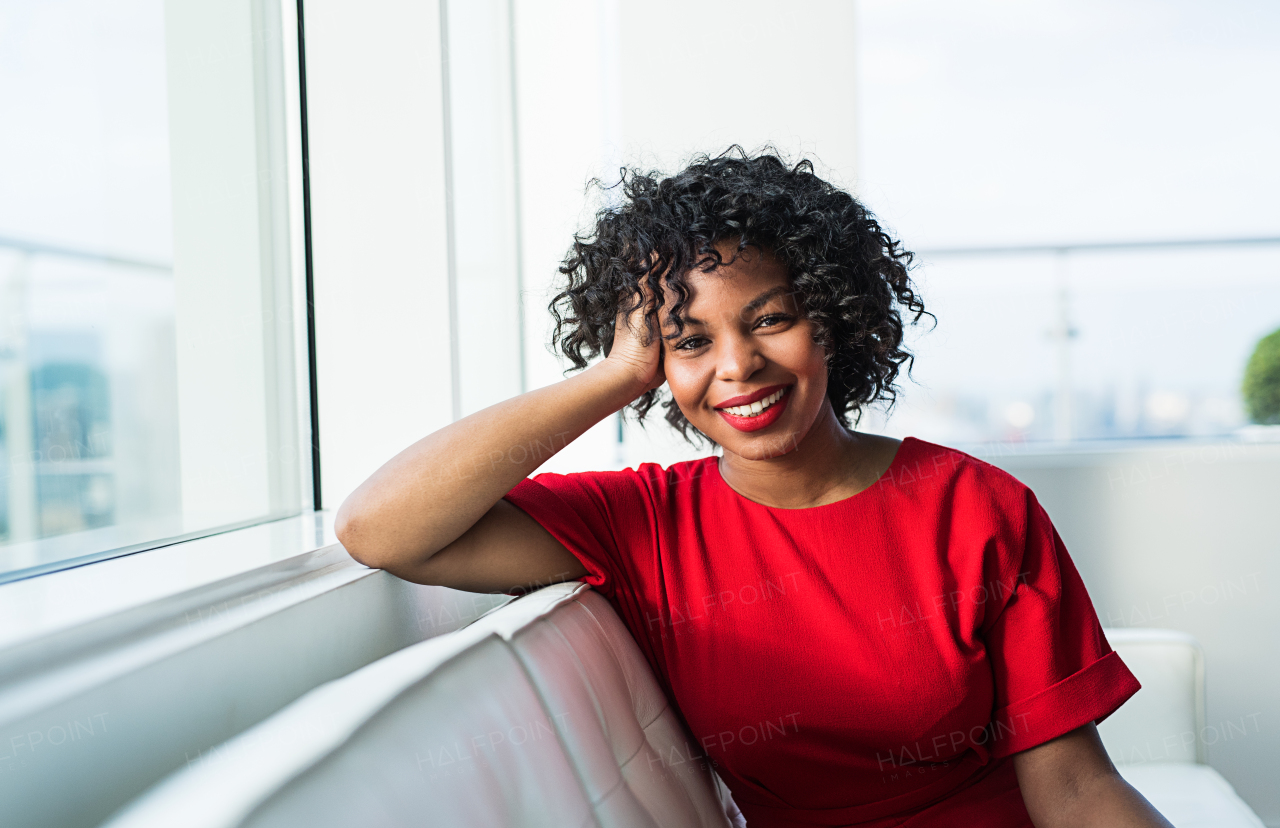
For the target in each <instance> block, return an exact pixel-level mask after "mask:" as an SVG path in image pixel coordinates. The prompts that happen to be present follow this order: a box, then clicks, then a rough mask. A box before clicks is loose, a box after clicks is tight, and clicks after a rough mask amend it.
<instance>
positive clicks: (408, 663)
mask: <svg viewBox="0 0 1280 828" xmlns="http://www.w3.org/2000/svg"><path fill="white" fill-rule="evenodd" d="M1108 637H1109V638H1110V640H1111V642H1112V646H1114V647H1115V648H1116V649H1117V650H1118V651H1120V654H1121V656H1122V657H1123V658H1124V659H1125V662H1126V663H1127V664H1129V666H1130V667H1131V668H1132V669H1133V671H1134V673H1135V674H1136V675H1137V676H1138V679H1139V680H1140V681H1141V682H1142V683H1143V685H1144V689H1143V691H1141V692H1140V693H1139V694H1138V695H1137V696H1135V697H1134V698H1133V699H1132V700H1130V702H1128V703H1127V704H1126V705H1125V706H1124V707H1123V708H1121V710H1120V711H1118V712H1117V713H1115V714H1114V715H1113V716H1112V717H1111V718H1110V719H1108V720H1107V721H1106V722H1104V723H1103V725H1102V726H1101V732H1102V735H1103V739H1104V741H1105V742H1106V744H1107V747H1108V750H1109V752H1110V753H1111V754H1112V755H1113V757H1114V758H1115V759H1116V760H1117V764H1118V766H1119V767H1120V770H1121V772H1122V773H1123V774H1124V776H1125V777H1126V778H1127V779H1129V781H1130V782H1132V783H1133V784H1134V785H1135V786H1136V787H1138V789H1139V790H1141V791H1142V792H1143V793H1144V794H1145V795H1146V796H1147V797H1148V798H1149V799H1150V800H1151V801H1152V802H1153V803H1155V804H1156V806H1157V807H1158V808H1160V810H1161V811H1162V812H1163V813H1164V814H1165V815H1166V816H1168V817H1169V819H1170V820H1171V821H1172V822H1173V824H1174V825H1175V826H1178V828H1199V826H1206V827H1207V826H1217V827H1218V828H1235V826H1261V825H1262V823H1261V822H1260V821H1259V820H1258V818H1257V817H1256V816H1255V815H1254V814H1253V813H1252V812H1251V811H1250V810H1249V808H1248V807H1247V806H1246V805H1245V804H1244V802H1243V801H1241V800H1240V799H1239V797H1237V796H1236V795H1235V792H1234V791H1233V790H1232V789H1231V786H1230V785H1229V784H1228V783H1227V782H1226V780H1224V779H1223V778H1222V777H1221V776H1219V775H1218V774H1217V773H1216V772H1215V771H1214V770H1213V769H1212V768H1210V767H1209V766H1208V765H1206V764H1204V744H1203V739H1202V734H1203V728H1204V724H1203V723H1204V712H1203V711H1204V694H1203V679H1204V670H1203V659H1202V658H1201V655H1200V652H1199V648H1198V647H1197V646H1196V644H1195V642H1194V640H1192V639H1190V637H1188V636H1185V635H1182V634H1180V633H1173V632H1168V631H1159V630H1111V631H1109V632H1108ZM743 824H744V823H743V822H742V818H741V815H740V814H739V813H738V810H737V808H736V807H735V806H734V804H733V800H732V798H731V797H729V795H728V792H727V791H726V790H725V789H724V786H723V784H722V783H721V782H720V780H719V778H718V777H717V776H716V775H715V774H714V773H713V772H712V771H711V770H710V769H709V768H708V767H707V765H706V763H705V761H704V760H703V759H702V758H701V756H700V755H699V752H698V750H697V748H696V742H694V740H693V739H692V738H690V737H689V736H688V734H686V733H685V732H684V731H683V730H682V728H681V726H680V724H679V723H678V720H677V719H676V717H675V716H674V714H673V712H672V710H671V709H670V707H669V706H668V703H667V700H666V698H665V697H664V695H663V693H662V692H661V690H660V689H659V687H658V685H657V683H656V681H655V680H654V678H653V675H652V674H651V672H650V671H649V668H648V665H647V664H646V663H645V660H644V658H643V656H642V655H641V653H640V650H639V648H638V647H637V646H636V644H635V642H634V641H633V640H632V639H631V637H630V635H629V634H628V633H627V630H626V628H625V627H624V626H623V624H622V622H621V620H620V619H619V618H618V616H617V615H616V614H615V613H614V612H613V610H612V609H611V608H610V607H609V605H608V603H607V602H606V601H605V600H604V599H603V598H602V597H600V596H599V595H598V594H597V593H595V592H593V591H592V590H590V589H588V588H586V587H585V586H583V585H581V584H577V583H571V584H560V585H557V586H553V587H548V588H546V589H542V590H540V591H538V592H536V593H533V594H531V595H527V596H525V597H523V598H521V599H519V600H516V601H513V602H511V603H509V604H507V605H506V606H503V607H501V608H499V609H497V610H494V611H492V612H490V613H489V614H487V615H486V616H484V617H483V618H481V619H480V620H479V621H477V622H475V623H474V624H472V625H470V626H469V627H467V628H465V629H463V630H460V631H458V632H454V633H450V634H447V635H444V636H440V637H438V638H434V639H431V640H428V641H425V642H422V643H421V644H416V645H414V646H411V647H408V648H406V649H404V650H401V651H400V652H397V653H394V654H392V655H390V656H387V657H385V658H383V659H381V660H379V661H377V662H374V663H373V664H370V665H368V666H367V667H364V668H362V669H360V670H357V671H356V672H354V673H352V674H350V675H348V676H346V677H344V678H341V679H338V680H336V681H333V682H330V683H329V684H326V685H324V686H322V687H319V688H317V689H316V690H314V691H312V692H311V693H309V694H307V695H306V696H303V697H302V698H300V699H299V700H297V701H296V702H294V703H293V704H292V705H290V706H289V707H286V708H285V709H284V710H282V711H280V712H279V713H277V714H276V715H274V716H272V717H271V718H269V719H267V720H266V721H264V722H262V723H261V724H259V725H258V726H256V727H254V728H252V729H250V730H248V731H246V732H245V733H243V734H241V735H240V736H238V737H236V738H235V739H232V740H231V741H229V742H227V743H226V744H225V745H224V746H223V747H222V748H220V749H218V750H215V751H213V752H212V753H211V754H210V755H209V756H208V757H207V758H204V759H202V760H200V761H199V762H197V763H195V764H193V765H190V766H189V767H187V768H185V769H183V770H181V771H179V772H177V773H175V774H173V775H172V776H170V777H169V778H168V779H166V780H164V781H163V782H161V783H160V784H158V785H157V786H156V787H154V788H153V789H151V790H150V791H148V792H147V793H146V794H144V795H143V796H142V797H140V798H139V799H138V800H136V801H135V802H134V803H132V804H131V805H130V806H128V807H127V808H125V809H124V810H123V811H122V812H120V813H119V814H117V815H116V816H115V817H114V818H113V819H112V820H110V821H109V822H108V823H107V825H109V826H110V828H144V827H145V828H172V826H175V825H182V826H189V827H190V828H231V826H239V827H243V828H283V826H309V828H311V827H314V828H325V827H326V826H361V828H383V827H384V826H385V827H386V828H390V827H391V826H417V825H450V826H600V827H601V828H612V827H613V826H643V828H683V826H690V827H691V828H693V827H694V826H696V827H697V828H711V826H715V827H716V828H729V826H737V828H741V826H742V825H743Z"/></svg>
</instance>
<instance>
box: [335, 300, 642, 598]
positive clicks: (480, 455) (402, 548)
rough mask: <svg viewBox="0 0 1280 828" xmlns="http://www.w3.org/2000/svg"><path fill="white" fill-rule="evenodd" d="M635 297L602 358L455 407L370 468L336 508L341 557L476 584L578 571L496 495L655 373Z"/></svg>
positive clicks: (518, 582)
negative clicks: (475, 407)
mask: <svg viewBox="0 0 1280 828" xmlns="http://www.w3.org/2000/svg"><path fill="white" fill-rule="evenodd" d="M649 296H650V294H648V292H647V291H646V299H648V298H649ZM646 304H647V303H646ZM646 304H642V305H641V306H640V307H639V308H637V309H636V311H635V312H634V313H633V314H632V317H631V319H630V321H628V320H627V319H624V317H623V315H622V314H621V313H619V315H618V322H617V326H616V328H615V333H614V344H613V347H612V348H611V350H610V352H609V354H608V356H607V358H606V359H604V360H602V361H601V362H599V363H597V364H595V365H593V366H592V367H590V368H588V369H587V370H586V371H584V372H582V373H580V374H577V375H575V376H573V377H570V378H569V379H566V380H563V381H561V382H558V383H556V384H555V385H551V386H548V387H546V388H540V389H538V390H536V391H530V392H529V393H527V394H522V395H520V396H518V397H514V398H512V399H509V400H506V401H505V402H501V403H498V404H496V405H492V406H489V407H488V408H486V409H484V410H483V411H478V412H476V413H474V414H471V415H470V416H468V417H464V418H463V419H461V420H459V421H457V422H456V423H453V424H452V425H449V426H446V427H445V428H442V429H440V430H439V431H436V432H435V433H433V434H430V435H428V436H426V437H424V438H422V439H421V440H419V441H418V442H416V443H414V444H413V445H411V446H409V447H408V448H407V449H405V450H404V451H402V452H400V453H399V454H398V455H396V456H395V457H393V458H392V459H391V460H390V461H388V462H387V463H386V464H385V465H383V466H382V467H381V468H380V469H378V470H377V471H376V472H375V473H374V474H373V476H372V477H370V478H369V479H368V480H366V481H365V482H364V483H362V484H361V485H360V486H359V488H357V489H356V490H355V491H354V492H352V493H351V495H350V496H348V497H347V499H346V500H345V501H344V502H343V503H342V506H341V507H340V508H339V509H338V513H337V515H336V517H335V522H334V530H335V533H336V534H337V536H338V539H339V540H340V541H341V542H342V545H343V546H344V547H346V549H347V551H348V552H349V553H350V554H351V556H352V557H353V558H355V559H356V560H358V561H360V562H361V563H363V564H365V565H367V566H371V567H375V568H378V569H385V570H387V571H388V572H390V573H391V574H393V575H396V576H398V577H400V578H404V579H405V580H408V581H413V582H416V583H428V584H430V583H434V584H442V585H445V586H452V587H456V588H460V589H468V590H471V591H476V592H496V591H508V590H510V589H513V588H517V587H525V586H528V585H531V584H545V583H551V582H554V581H562V580H566V579H569V578H574V577H581V576H582V575H583V574H585V572H586V570H585V569H584V568H583V567H582V565H581V563H579V562H578V560H577V559H576V558H575V557H574V556H573V555H572V554H571V553H570V552H569V551H568V550H567V549H565V548H564V547H563V546H562V545H560V543H559V542H558V541H556V540H555V539H554V538H552V537H551V535H550V534H549V533H548V532H547V531H546V530H544V529H543V528H542V527H541V526H540V525H539V524H538V523H537V522H535V521H534V520H533V519H532V518H530V517H529V516H528V515H526V514H525V513H524V512H522V511H520V510H519V509H518V508H516V507H515V506H512V505H511V504H510V503H507V502H506V501H503V500H502V497H503V495H505V494H506V493H507V492H509V491H511V489H512V488H513V487H514V486H515V485H516V484H517V483H519V482H520V481H521V480H522V479H524V478H525V477H526V476H528V475H529V474H530V473H531V472H532V471H534V470H535V469H537V468H538V467H539V466H540V465H542V464H543V463H545V462H546V461H547V459H548V458H549V457H551V456H552V455H553V454H555V453H556V452H557V451H559V450H560V449H562V448H564V447H565V446H566V445H567V444H569V443H571V442H573V441H574V440H576V439H577V438H578V437H579V436H581V435H582V434H583V432H585V431H586V430H587V429H589V428H591V427H592V426H593V425H595V424H596V423H598V422H600V421H601V420H603V419H604V418H605V417H608V416H609V415H610V414H613V413H614V412H615V411H617V410H619V409H620V408H622V407H623V406H625V405H627V404H628V403H630V402H631V401H632V400H634V399H635V398H636V397H637V396H639V395H640V394H641V393H643V392H644V391H646V390H648V389H650V388H656V387H657V386H659V385H661V384H662V382H663V381H664V380H665V376H664V374H663V371H662V363H661V353H662V352H661V340H660V339H658V337H657V336H656V335H646V336H644V337H643V338H642V337H641V336H640V333H642V332H643V331H644V330H645V329H644V321H643V312H644V308H645V307H646Z"/></svg>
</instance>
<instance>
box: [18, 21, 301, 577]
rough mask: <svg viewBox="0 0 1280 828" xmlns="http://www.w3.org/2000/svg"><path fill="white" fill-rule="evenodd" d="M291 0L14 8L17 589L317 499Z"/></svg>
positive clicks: (297, 510)
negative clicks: (45, 575) (54, 572)
mask: <svg viewBox="0 0 1280 828" xmlns="http://www.w3.org/2000/svg"><path fill="white" fill-rule="evenodd" d="M287 6H288V4H287V3H286V4H285V5H284V6H282V5H281V4H279V3H278V2H273V0H197V1H196V2H184V3H162V2H160V0H117V2H112V3H107V4H104V3H94V2H88V0H54V1H52V2H47V3H25V2H19V0H0V118H2V119H3V121H4V123H5V125H6V126H5V128H4V129H3V130H0V182H2V183H0V428H2V430H0V457H2V458H3V464H4V465H3V469H4V474H3V477H2V478H0V543H2V545H0V581H2V580H12V579H14V578H20V577H26V576H30V575H33V574H37V573H40V572H43V571H48V570H51V569H57V568H61V567H65V566H68V565H74V564H77V563H84V562H88V561H90V560H96V559H98V558H102V557H108V556H111V555H115V554H123V553H126V552H129V551H136V550H138V549H143V548H148V547H152V546H156V545H160V544H162V543H164V542H166V541H173V540H177V539H181V538H186V537H193V536H197V535H201V534H209V533H211V532H215V531H219V530H221V529H226V528H230V527H233V526H240V525H247V524H250V523H255V522H261V521H264V520H269V519H272V518H275V517H283V516H286V515H293V514H298V513H300V512H301V511H303V510H304V508H309V507H310V505H311V502H312V501H311V492H312V483H311V475H312V469H311V454H310V451H309V450H305V449H304V448H303V447H304V446H305V445H306V443H307V442H308V438H309V436H310V430H309V422H310V409H309V405H308V401H309V398H310V389H309V384H308V382H307V373H306V364H307V361H306V360H307V352H306V339H305V331H306V316H305V313H306V310H305V309H306V303H305V276H304V269H303V265H304V249H303V236H302V224H301V222H302V204H301V163H300V158H301V152H300V141H301V139H300V117H299V115H298V95H297V90H298V88H299V87H298V83H297V77H296V67H297V65H298V61H297V52H296V48H297V46H296V39H295V38H294V36H293V32H294V31H296V22H295V20H296V18H295V17H294V16H293V15H294V10H293V9H292V8H288V7H287ZM286 33H287V34H288V35H289V36H288V37H285V35H286Z"/></svg>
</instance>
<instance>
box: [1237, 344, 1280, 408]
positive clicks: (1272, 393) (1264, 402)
mask: <svg viewBox="0 0 1280 828" xmlns="http://www.w3.org/2000/svg"><path fill="white" fill-rule="evenodd" d="M1242 390H1243V391H1244V407H1245V410H1246V411H1248V412H1249V419H1251V420H1253V421H1254V422H1255V423H1264V424H1267V425H1280V330H1276V331H1272V332H1271V333H1270V334H1268V335H1266V336H1264V337H1263V338H1262V339H1261V340H1259V341H1258V347H1257V348H1255V349H1254V351H1253V356H1251V357H1249V364H1248V365H1246V366H1245V369H1244V387H1243V389H1242Z"/></svg>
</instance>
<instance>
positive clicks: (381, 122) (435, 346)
mask: <svg viewBox="0 0 1280 828" xmlns="http://www.w3.org/2000/svg"><path fill="white" fill-rule="evenodd" d="M304 22H305V26H306V58H307V103H308V116H309V127H310V129H309V135H310V163H311V217H312V252H313V257H314V280H315V302H316V358H317V363H318V369H317V374H318V378H317V380H318V391H319V418H320V441H321V448H322V452H321V455H322V456H321V482H322V485H323V488H324V491H323V497H322V502H323V505H324V506H325V507H327V508H337V507H338V505H339V504H341V502H342V501H343V499H345V498H346V496H347V495H348V494H349V493H350V492H351V491H352V490H353V489H355V487H356V486H358V485H359V484H360V483H361V482H363V481H364V480H365V479H366V478H367V477H368V476H369V475H370V474H372V473H373V472H374V471H375V470H377V468H378V467H379V466H380V465H382V464H383V463H385V462H386V461H387V460H389V459H390V458H391V457H393V456H394V455H395V454H397V453H398V452H400V451H401V450H402V449H404V448H405V447H407V446H408V445H410V444H411V443H413V442H415V441H416V440H418V439H420V438H422V437H424V436H425V435H427V434H429V433H431V432H432V431H435V430H437V429H439V428H441V427H443V426H445V425H447V424H448V423H449V422H450V420H451V416H450V411H451V399H450V387H451V383H452V377H451V376H450V370H449V365H450V350H449V349H450V337H449V321H448V307H449V297H448V278H447V270H448V258H447V250H446V240H447V237H446V232H445V219H446V213H445V190H444V183H445V176H444V131H443V126H442V123H443V122H442V106H443V96H442V90H443V86H442V83H443V81H442V74H441V54H440V10H439V6H438V4H437V3H436V2H435V0H428V1H427V2H410V0H371V2H364V3H359V4H352V3H345V2H340V0H312V2H308V3H307V4H306V7H305V21H304Z"/></svg>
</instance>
